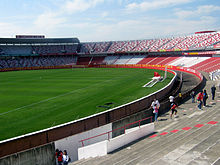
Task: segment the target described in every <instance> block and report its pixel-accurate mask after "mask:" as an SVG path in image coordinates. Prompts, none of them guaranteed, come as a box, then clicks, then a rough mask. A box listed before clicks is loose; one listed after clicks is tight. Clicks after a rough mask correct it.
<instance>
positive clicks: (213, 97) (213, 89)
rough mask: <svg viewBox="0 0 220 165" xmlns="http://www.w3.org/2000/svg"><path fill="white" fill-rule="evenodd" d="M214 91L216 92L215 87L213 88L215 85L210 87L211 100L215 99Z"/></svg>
mask: <svg viewBox="0 0 220 165" xmlns="http://www.w3.org/2000/svg"><path fill="white" fill-rule="evenodd" d="M215 90H216V87H215V85H213V86H212V87H211V93H212V100H214V99H215Z"/></svg>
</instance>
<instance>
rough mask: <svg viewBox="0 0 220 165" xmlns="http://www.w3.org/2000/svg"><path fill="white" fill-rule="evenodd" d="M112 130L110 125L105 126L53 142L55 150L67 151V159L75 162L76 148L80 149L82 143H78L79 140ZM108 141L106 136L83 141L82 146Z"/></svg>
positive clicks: (76, 156) (76, 157) (76, 158)
mask: <svg viewBox="0 0 220 165" xmlns="http://www.w3.org/2000/svg"><path fill="white" fill-rule="evenodd" d="M111 130H112V124H111V123H110V124H107V125H104V126H101V127H98V128H95V129H92V130H90V131H86V132H83V133H79V134H77V135H73V136H70V137H67V138H64V139H61V140H58V141H56V142H55V148H56V149H57V148H58V149H59V150H62V151H63V150H67V152H68V155H69V157H70V158H71V161H76V160H78V148H79V147H82V143H80V142H79V141H80V140H83V139H86V138H89V137H92V136H96V135H99V134H101V133H105V132H108V131H111ZM110 138H111V134H110ZM106 139H108V135H107V134H106V135H102V136H99V137H96V138H93V139H90V140H87V141H84V142H83V143H84V145H85V146H87V145H90V144H94V143H97V142H100V141H103V140H106Z"/></svg>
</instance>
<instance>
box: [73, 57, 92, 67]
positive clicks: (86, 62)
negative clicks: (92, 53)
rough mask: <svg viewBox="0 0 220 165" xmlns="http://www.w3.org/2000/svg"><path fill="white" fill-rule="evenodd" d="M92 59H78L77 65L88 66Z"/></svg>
mask: <svg viewBox="0 0 220 165" xmlns="http://www.w3.org/2000/svg"><path fill="white" fill-rule="evenodd" d="M91 60H92V57H78V60H77V63H76V64H77V65H89V64H90V63H91Z"/></svg>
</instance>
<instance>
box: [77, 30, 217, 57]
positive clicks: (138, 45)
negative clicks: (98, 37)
mask: <svg viewBox="0 0 220 165" xmlns="http://www.w3.org/2000/svg"><path fill="white" fill-rule="evenodd" d="M218 42H220V32H210V33H196V34H193V35H188V36H179V37H172V38H165V39H162V38H161V39H149V40H133V41H109V42H91V43H81V44H82V47H83V49H81V53H90V54H95V53H117V52H143V51H144V52H157V51H174V50H194V49H205V48H213V45H215V44H216V43H218Z"/></svg>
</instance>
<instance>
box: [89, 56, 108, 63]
mask: <svg viewBox="0 0 220 165" xmlns="http://www.w3.org/2000/svg"><path fill="white" fill-rule="evenodd" d="M104 59H105V56H95V57H93V58H92V61H91V63H92V64H94V65H97V64H98V65H100V64H105V63H104Z"/></svg>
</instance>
